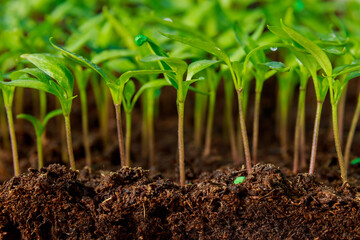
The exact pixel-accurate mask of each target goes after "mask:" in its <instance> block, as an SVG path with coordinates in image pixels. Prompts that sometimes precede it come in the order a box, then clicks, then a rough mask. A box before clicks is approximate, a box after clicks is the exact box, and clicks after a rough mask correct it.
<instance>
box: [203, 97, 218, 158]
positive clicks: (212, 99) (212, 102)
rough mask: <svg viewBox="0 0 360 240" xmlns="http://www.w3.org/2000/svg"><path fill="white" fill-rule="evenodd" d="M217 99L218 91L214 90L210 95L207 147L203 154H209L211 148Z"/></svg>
mask: <svg viewBox="0 0 360 240" xmlns="http://www.w3.org/2000/svg"><path fill="white" fill-rule="evenodd" d="M215 101H216V93H215V92H214V91H212V92H210V96H209V109H208V116H207V119H208V121H207V125H206V136H205V147H204V152H203V156H208V155H209V154H210V150H211V138H212V129H213V125H214V112H215Z"/></svg>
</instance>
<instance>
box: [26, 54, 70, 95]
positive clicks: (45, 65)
mask: <svg viewBox="0 0 360 240" xmlns="http://www.w3.org/2000/svg"><path fill="white" fill-rule="evenodd" d="M21 57H22V58H25V59H27V60H29V61H30V62H31V63H33V64H34V65H35V66H36V67H38V68H39V69H40V70H41V71H43V72H44V73H46V74H47V75H48V76H50V77H52V78H53V79H55V80H56V81H57V83H58V84H59V85H60V86H61V87H62V88H63V89H64V90H65V92H66V94H67V95H68V96H72V92H73V86H74V78H73V76H72V74H71V72H70V70H69V69H68V68H67V67H66V66H65V65H64V64H63V63H62V62H61V61H60V60H59V59H58V58H56V57H52V56H48V55H45V54H36V53H35V54H23V55H21Z"/></svg>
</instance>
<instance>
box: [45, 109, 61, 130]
mask: <svg viewBox="0 0 360 240" xmlns="http://www.w3.org/2000/svg"><path fill="white" fill-rule="evenodd" d="M61 113H62V110H61V109H55V110H52V111H50V112H49V113H48V114H46V116H45V117H44V120H43V123H42V125H43V127H44V128H45V126H46V124H47V123H48V122H49V120H50V119H51V118H53V117H56V116H59V115H61Z"/></svg>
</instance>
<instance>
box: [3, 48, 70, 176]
mask: <svg viewBox="0 0 360 240" xmlns="http://www.w3.org/2000/svg"><path fill="white" fill-rule="evenodd" d="M22 57H23V58H25V59H27V60H28V61H29V62H31V63H32V64H34V65H35V66H36V67H37V68H25V69H23V70H19V71H16V72H13V73H12V74H11V79H12V81H10V82H3V83H2V84H3V85H6V86H13V87H23V88H33V89H37V90H40V91H45V92H48V93H51V94H53V95H55V96H56V97H57V98H58V100H59V101H60V105H61V109H62V113H63V116H64V119H65V130H66V142H67V147H68V156H69V161H70V167H71V168H72V169H76V167H75V159H74V153H73V146H72V140H71V127H70V111H71V105H72V100H73V99H74V96H73V86H74V78H73V76H72V74H71V72H70V70H69V69H68V68H67V67H66V66H65V65H64V63H63V61H62V59H60V58H57V57H53V56H49V55H47V54H24V55H22Z"/></svg>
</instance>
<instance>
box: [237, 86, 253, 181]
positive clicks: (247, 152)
mask: <svg viewBox="0 0 360 240" xmlns="http://www.w3.org/2000/svg"><path fill="white" fill-rule="evenodd" d="M236 92H237V97H238V107H239V118H240V126H241V132H242V138H243V144H244V152H245V162H246V169H247V172H248V174H250V173H251V157H250V148H249V141H248V137H247V132H246V125H245V119H244V113H243V110H242V102H241V89H240V90H238V89H237V90H236Z"/></svg>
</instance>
